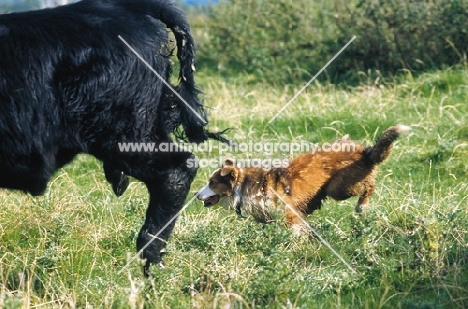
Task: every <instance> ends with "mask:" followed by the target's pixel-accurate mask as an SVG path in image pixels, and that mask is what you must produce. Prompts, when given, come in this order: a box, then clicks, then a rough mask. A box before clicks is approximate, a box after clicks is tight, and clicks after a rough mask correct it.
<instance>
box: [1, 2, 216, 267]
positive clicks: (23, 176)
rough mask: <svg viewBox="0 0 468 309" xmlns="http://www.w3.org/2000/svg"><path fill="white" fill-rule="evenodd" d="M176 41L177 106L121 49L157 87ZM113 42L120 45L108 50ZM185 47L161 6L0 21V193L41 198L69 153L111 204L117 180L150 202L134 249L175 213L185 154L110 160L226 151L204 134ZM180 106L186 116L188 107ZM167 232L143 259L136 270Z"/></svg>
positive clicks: (100, 5)
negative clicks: (149, 149)
mask: <svg viewBox="0 0 468 309" xmlns="http://www.w3.org/2000/svg"><path fill="white" fill-rule="evenodd" d="M166 27H167V28H170V29H171V30H172V32H173V33H174V36H175V41H176V44H177V57H178V59H179V62H180V72H179V81H180V82H179V85H177V87H176V89H177V93H178V94H179V95H180V96H181V97H182V98H183V99H184V100H183V101H185V102H183V101H182V100H180V99H179V97H178V96H176V95H175V94H174V93H172V92H171V90H170V89H169V87H167V86H165V85H164V83H163V81H162V80H161V79H160V78H159V77H157V76H156V75H155V74H154V73H153V72H152V71H151V70H150V69H148V68H147V67H146V66H145V64H144V63H143V62H142V61H141V60H140V59H138V58H137V57H136V56H135V54H134V53H133V52H132V51H131V50H130V49H129V47H127V46H126V45H125V44H124V43H123V41H122V40H121V39H120V38H123V39H124V40H125V41H126V42H128V44H129V45H131V46H132V47H133V48H134V49H135V50H136V51H137V52H138V53H139V54H140V55H141V56H142V57H143V58H144V59H145V60H146V61H147V62H148V63H149V65H150V66H151V67H152V68H154V70H156V71H157V72H158V73H159V74H160V75H161V76H162V77H163V78H164V79H165V80H166V81H168V80H169V77H170V74H171V61H170V56H171V53H172V49H174V47H172V46H171V44H170V40H169V39H168V33H167V28H166ZM119 36H120V38H119ZM193 71H194V42H193V39H192V37H191V35H190V28H189V24H188V22H187V20H186V18H185V15H184V14H183V12H182V11H181V10H180V9H178V8H177V7H176V5H175V4H174V3H173V2H172V1H168V0H82V1H80V2H77V3H74V4H70V5H65V6H61V7H57V8H53V9H44V10H37V11H30V12H24V13H11V14H4V15H0V187H4V188H10V189H17V190H22V191H25V192H29V193H30V194H32V195H40V194H42V193H43V192H44V190H45V189H46V186H47V182H48V181H49V179H50V178H51V176H53V174H54V173H55V172H56V171H57V169H58V168H60V167H62V166H63V165H65V164H67V163H69V162H70V161H71V160H72V159H73V158H74V157H75V155H77V154H78V153H88V154H91V155H93V156H95V157H96V158H98V159H99V160H101V161H102V162H103V164H104V170H105V173H106V177H107V179H108V180H109V181H110V182H111V183H112V184H113V188H114V191H115V192H116V194H118V195H120V194H122V193H123V191H124V190H125V188H126V184H127V181H128V179H127V178H126V177H127V176H126V175H130V176H133V177H135V178H137V179H139V180H141V181H143V182H144V183H145V184H146V186H147V188H148V191H149V194H150V202H149V206H148V209H147V212H146V220H145V223H144V225H143V227H142V229H141V231H140V233H139V235H138V239H137V249H138V250H140V249H141V248H143V247H144V246H145V245H146V244H147V243H148V242H149V241H151V240H153V238H152V236H153V235H155V234H157V233H158V232H159V231H160V229H161V228H162V227H163V226H164V225H166V223H168V222H169V221H170V219H171V218H172V217H173V216H174V215H175V214H176V213H177V212H178V211H179V210H180V209H181V207H182V205H183V203H184V200H185V198H186V196H187V193H188V191H189V188H190V184H191V183H192V180H193V179H194V177H195V174H196V169H194V168H189V167H187V164H186V161H187V159H189V158H192V156H193V155H192V154H191V153H189V152H186V151H174V152H171V153H161V152H158V153H121V152H119V148H118V143H119V142H156V143H163V142H164V143H172V140H171V137H170V134H171V133H175V134H176V136H178V137H180V136H183V137H185V138H186V139H187V140H188V141H190V142H196V143H200V142H203V141H205V140H206V139H207V138H215V139H218V140H222V141H225V140H224V138H222V136H221V134H219V133H216V134H215V133H210V132H208V131H207V130H206V129H205V125H206V124H207V122H206V113H205V110H204V108H203V105H202V103H201V101H200V100H199V99H198V96H199V92H198V90H197V88H196V86H195V83H194V80H193ZM189 106H190V107H189ZM173 227H174V221H173V222H172V223H171V224H169V226H168V227H167V228H165V229H164V231H163V232H162V233H161V234H160V235H159V237H158V239H156V240H154V241H153V242H151V245H149V246H148V247H147V248H146V249H145V250H144V251H143V258H145V259H146V266H145V270H146V271H147V270H148V267H149V266H150V264H153V263H158V262H160V261H161V256H160V252H161V250H162V249H164V246H165V242H166V240H167V239H168V238H169V236H170V234H171V232H172V229H173Z"/></svg>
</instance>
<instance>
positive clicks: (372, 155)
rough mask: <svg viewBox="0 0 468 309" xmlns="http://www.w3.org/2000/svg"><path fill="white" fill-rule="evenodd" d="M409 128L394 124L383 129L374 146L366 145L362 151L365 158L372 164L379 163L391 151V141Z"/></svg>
mask: <svg viewBox="0 0 468 309" xmlns="http://www.w3.org/2000/svg"><path fill="white" fill-rule="evenodd" d="M410 129H411V128H410V127H408V126H404V125H396V126H392V127H390V128H388V129H387V130H385V131H384V132H383V133H382V134H381V135H380V137H379V139H378V140H377V142H376V143H375V145H374V146H372V147H367V148H366V150H365V151H364V156H365V158H366V159H367V160H368V161H369V162H371V163H372V164H379V163H381V162H383V161H384V160H386V159H387V158H388V156H389V155H390V152H391V151H392V145H393V142H394V141H395V140H396V139H397V138H398V137H399V136H400V135H401V134H403V133H406V132H408V131H409V130H410Z"/></svg>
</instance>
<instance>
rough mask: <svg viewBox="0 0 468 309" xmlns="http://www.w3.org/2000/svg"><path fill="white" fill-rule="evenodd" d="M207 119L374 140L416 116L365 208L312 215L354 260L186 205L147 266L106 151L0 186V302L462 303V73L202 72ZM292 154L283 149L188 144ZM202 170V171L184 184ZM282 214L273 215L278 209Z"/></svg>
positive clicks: (308, 135) (135, 211)
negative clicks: (282, 77)
mask: <svg viewBox="0 0 468 309" xmlns="http://www.w3.org/2000/svg"><path fill="white" fill-rule="evenodd" d="M199 81H200V83H201V87H202V89H204V91H205V93H206V98H205V102H206V105H207V106H209V113H210V120H211V123H210V126H211V129H213V130H216V129H224V128H226V127H232V128H233V131H232V132H231V133H230V137H232V138H233V139H234V140H236V141H237V142H245V143H247V142H248V141H249V140H252V141H257V142H272V141H276V142H291V141H301V140H304V141H309V142H313V143H319V144H320V143H323V142H326V141H330V140H334V139H336V138H340V137H341V136H343V135H345V134H350V136H351V138H353V139H355V140H360V141H362V142H363V143H365V144H372V142H373V141H374V140H375V139H376V138H377V137H378V135H379V134H380V133H381V132H382V130H384V129H385V128H387V127H388V126H390V125H393V124H397V123H401V124H406V125H411V126H412V128H413V129H412V131H411V132H410V134H408V135H406V136H403V137H402V138H401V139H399V140H398V141H397V142H396V144H395V147H394V150H393V153H392V155H391V157H390V159H389V160H388V161H387V162H385V163H384V164H382V166H381V168H380V173H379V176H378V182H377V189H376V192H375V194H374V195H373V197H372V199H371V205H370V211H369V213H368V214H367V216H365V217H362V216H359V215H356V214H354V213H353V209H354V204H355V202H356V201H355V199H350V200H348V201H343V202H336V201H332V200H328V201H326V202H325V204H324V207H323V208H322V210H320V211H318V212H316V213H314V214H313V215H311V216H310V217H309V218H308V221H309V223H311V224H312V225H313V226H314V227H315V228H316V229H317V231H318V232H319V233H320V234H321V235H322V236H323V237H324V238H325V239H326V240H327V241H328V242H329V243H330V244H331V246H332V247H333V248H335V249H336V250H337V251H338V252H339V253H340V255H342V256H343V258H344V259H345V260H346V261H348V263H350V264H351V265H352V267H353V268H354V269H355V270H356V271H357V273H356V274H353V273H352V272H351V271H350V270H349V269H348V268H347V267H346V266H345V265H344V264H343V263H342V262H340V260H338V259H337V257H336V256H335V255H334V254H333V253H332V252H331V251H330V250H329V249H328V248H327V247H325V246H324V245H323V244H322V243H320V241H319V240H317V239H306V238H304V237H296V236H294V235H292V233H291V232H290V231H289V230H288V229H287V228H286V227H285V226H284V225H283V224H282V223H281V222H279V223H276V224H270V225H261V224H257V223H255V222H254V221H253V220H251V219H244V220H241V219H237V217H236V215H235V213H234V212H233V211H228V210H225V209H223V208H221V207H213V208H210V209H206V208H203V207H202V205H201V204H200V203H199V202H194V203H193V204H192V205H190V206H189V207H188V209H187V210H186V211H185V212H184V213H183V214H182V216H181V217H180V218H179V219H178V223H177V225H176V228H175V230H174V234H173V237H172V238H171V241H170V242H169V245H168V251H169V253H168V254H167V255H166V256H165V263H166V268H165V269H160V268H157V267H153V268H152V269H151V272H152V274H153V275H154V279H152V280H146V279H144V278H143V276H142V272H141V267H140V266H141V265H140V264H139V263H138V261H136V262H133V263H132V264H131V266H130V267H129V268H127V269H125V270H124V271H123V272H122V273H119V271H120V270H121V269H122V268H123V266H124V265H125V264H126V263H127V261H128V260H130V258H131V257H132V256H133V255H134V254H135V239H136V235H137V233H138V230H139V228H140V227H141V224H142V222H143V218H144V213H145V208H146V205H147V200H148V197H147V192H146V190H145V188H144V186H143V184H141V183H139V182H137V181H133V182H132V183H131V185H130V187H129V189H128V191H127V192H126V193H125V194H124V195H123V196H122V197H120V198H117V197H115V196H114V195H113V194H112V191H111V188H110V185H109V184H108V183H106V182H105V180H104V176H103V171H102V167H101V164H100V163H99V162H98V161H96V160H94V159H93V158H91V157H88V156H79V157H78V158H77V159H76V160H75V161H74V162H73V164H70V165H68V166H67V167H66V168H64V169H63V170H61V171H59V172H58V173H57V175H56V177H55V178H54V179H53V181H52V182H51V183H50V185H49V188H48V190H47V192H46V194H45V195H44V196H42V197H39V198H32V197H29V196H27V195H23V194H21V193H18V192H11V191H5V190H3V191H0V203H1V204H2V207H0V308H3V307H4V308H36V307H41V308H62V307H64V308H73V307H78V308H91V307H93V308H98V307H104V308H228V306H231V307H230V308H466V307H468V297H467V295H468V288H467V286H468V212H467V204H468V198H467V196H468V183H467V182H466V178H467V176H468V173H467V166H468V120H467V115H468V104H467V103H468V72H467V71H466V70H446V71H440V72H432V73H427V74H423V75H421V76H418V77H417V78H413V77H412V76H410V75H408V76H406V77H404V78H399V79H398V80H395V81H386V82H382V81H380V80H377V81H376V80H368V81H367V82H364V83H363V84H361V85H360V86H358V87H352V88H351V87H349V88H346V87H337V86H333V85H325V84H314V85H311V86H310V87H309V88H308V89H307V90H306V91H305V92H304V93H303V94H301V95H300V96H299V97H298V98H297V100H295V101H294V102H293V103H292V104H291V105H290V106H289V107H288V108H287V109H286V110H285V111H284V112H283V113H282V114H281V115H280V116H278V118H276V119H275V120H274V121H273V122H272V123H271V124H268V121H269V120H270V119H271V118H272V117H273V116H274V115H275V114H276V112H277V111H278V110H279V109H280V108H281V107H282V106H283V105H284V104H285V103H286V102H288V101H289V99H290V98H292V97H293V96H294V94H295V93H296V92H297V91H298V90H299V89H300V88H301V86H302V85H294V86H293V85H288V86H271V85H268V84H248V83H244V82H243V78H239V79H231V80H229V81H227V80H223V79H218V78H216V77H208V76H204V74H200V76H199ZM196 154H197V156H198V157H199V158H220V157H224V156H229V155H231V156H236V157H239V158H247V157H252V158H270V157H274V158H284V157H287V158H290V157H293V156H294V154H291V153H281V152H278V153H274V154H272V155H266V154H262V153H255V152H254V153H223V154H220V153H218V152H216V151H213V152H211V153H196ZM211 172H212V169H206V168H205V169H200V170H199V172H198V175H197V178H196V179H195V181H194V183H193V185H192V191H193V192H195V191H196V190H197V189H198V188H200V187H201V186H202V185H203V184H204V183H205V182H206V180H207V178H208V176H209V175H210V173H211ZM278 216H281V214H278Z"/></svg>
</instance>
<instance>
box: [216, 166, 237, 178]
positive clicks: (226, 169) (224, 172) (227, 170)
mask: <svg viewBox="0 0 468 309" xmlns="http://www.w3.org/2000/svg"><path fill="white" fill-rule="evenodd" d="M233 170H234V169H233V168H232V167H223V168H221V171H220V172H219V175H220V176H221V177H225V176H226V175H228V174H229V173H231V172H232V171H233Z"/></svg>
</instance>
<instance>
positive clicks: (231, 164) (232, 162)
mask: <svg viewBox="0 0 468 309" xmlns="http://www.w3.org/2000/svg"><path fill="white" fill-rule="evenodd" d="M224 166H234V161H232V160H231V159H226V160H224V163H223V167H224Z"/></svg>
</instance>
